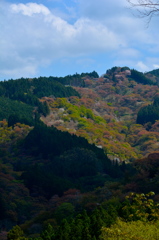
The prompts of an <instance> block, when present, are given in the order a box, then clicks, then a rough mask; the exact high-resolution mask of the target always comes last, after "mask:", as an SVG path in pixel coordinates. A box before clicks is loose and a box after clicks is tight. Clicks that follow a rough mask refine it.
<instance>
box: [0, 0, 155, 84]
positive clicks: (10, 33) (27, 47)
mask: <svg viewBox="0 0 159 240" xmlns="http://www.w3.org/2000/svg"><path fill="white" fill-rule="evenodd" d="M134 13H135V12H134ZM114 66H121V67H123V66H128V67H130V68H135V69H137V70H139V71H142V72H146V71H150V70H153V69H156V68H159V31H158V18H157V17H156V18H153V19H152V21H151V23H150V25H149V27H148V28H147V27H146V22H145V20H144V19H140V18H137V16H135V15H134V14H133V12H132V11H131V10H130V9H129V5H128V3H127V1H126V0H98V1H97V0H37V1H32V0H30V1H27V0H10V1H6V0H0V80H4V79H6V80H8V79H10V78H13V79H16V78H21V77H39V76H66V75H70V74H74V73H76V72H77V73H82V72H92V71H94V70H95V71H97V72H98V74H99V75H102V74H104V73H105V72H106V70H107V69H109V68H111V67H114Z"/></svg>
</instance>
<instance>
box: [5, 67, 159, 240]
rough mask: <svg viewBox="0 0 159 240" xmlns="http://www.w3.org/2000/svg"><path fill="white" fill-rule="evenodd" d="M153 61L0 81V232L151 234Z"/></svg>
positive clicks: (157, 214)
mask: <svg viewBox="0 0 159 240" xmlns="http://www.w3.org/2000/svg"><path fill="white" fill-rule="evenodd" d="M158 112H159V88H158V70H153V71H151V72H149V73H141V72H138V71H136V70H134V69H130V68H129V67H113V68H112V69H108V70H107V71H106V73H105V74H104V75H103V76H101V77H99V75H98V73H96V72H95V71H93V72H92V73H82V74H77V73H76V74H74V75H69V76H66V77H63V78H62V77H60V78H58V77H52V76H50V77H48V78H47V77H39V78H33V79H29V78H21V79H15V80H13V79H11V80H8V81H4V82H0V239H2V240H57V239H58V240H77V239H79V240H80V239H81V240H102V239H103V240H106V239H113V240H115V239H123V240H125V239H127V240H129V239H134V240H135V239H143V240H146V239H158V235H159V230H158V227H159V114H158Z"/></svg>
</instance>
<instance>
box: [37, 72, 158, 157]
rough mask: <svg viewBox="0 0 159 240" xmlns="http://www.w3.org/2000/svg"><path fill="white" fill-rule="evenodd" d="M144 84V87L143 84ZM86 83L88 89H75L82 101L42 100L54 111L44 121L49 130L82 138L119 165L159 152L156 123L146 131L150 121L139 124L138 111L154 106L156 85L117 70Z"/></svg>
mask: <svg viewBox="0 0 159 240" xmlns="http://www.w3.org/2000/svg"><path fill="white" fill-rule="evenodd" d="M131 72H133V75H131ZM133 78H135V79H133ZM144 80H145V83H144V84H142V83H140V82H142V81H144ZM138 82H139V83H138ZM84 83H85V84H84V85H85V87H75V89H76V90H77V91H78V92H79V93H80V95H81V98H79V97H70V98H67V99H59V98H57V99H54V100H53V99H51V98H48V99H47V98H44V99H43V100H44V101H47V103H48V104H49V107H50V111H51V112H50V114H49V115H48V116H47V117H46V118H45V117H42V120H43V121H44V122H45V123H46V124H47V125H48V126H51V125H54V126H56V127H57V128H58V129H61V130H62V131H69V132H70V133H74V134H76V135H77V136H83V137H85V138H86V139H87V140H88V141H89V142H90V143H94V144H95V145H97V146H99V147H101V148H103V149H104V151H105V153H107V154H108V156H109V157H110V158H111V159H119V160H120V161H123V160H126V161H130V160H133V159H135V158H137V157H141V156H145V155H146V154H148V153H151V152H152V151H156V150H157V149H158V140H159V136H158V131H156V126H157V122H155V121H153V123H152V124H151V125H152V126H151V129H150V128H149V129H148V128H147V127H146V125H147V124H148V122H149V121H147V122H144V125H143V124H138V122H137V119H139V116H138V112H139V110H140V109H141V108H142V107H144V106H146V105H149V104H152V103H153V100H154V98H155V96H157V94H158V92H159V89H158V86H157V82H152V81H151V80H149V79H148V78H147V77H146V76H144V75H143V74H141V73H138V72H137V71H135V70H132V71H130V70H129V69H127V68H117V67H116V68H112V69H110V70H108V71H107V73H106V74H105V75H104V76H103V77H100V78H90V77H89V76H88V77H87V78H84ZM150 112H152V110H150ZM149 115H150V114H149ZM155 117H156V116H154V118H155ZM144 119H145V121H146V118H145V117H144ZM157 119H159V117H157V118H156V119H155V120H157ZM149 125H150V124H149ZM147 130H149V131H147Z"/></svg>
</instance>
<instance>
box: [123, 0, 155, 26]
mask: <svg viewBox="0 0 159 240" xmlns="http://www.w3.org/2000/svg"><path fill="white" fill-rule="evenodd" d="M127 2H128V3H129V4H130V7H131V8H136V9H137V12H138V13H139V14H138V17H141V18H147V23H148V24H149V22H150V21H151V19H152V17H154V16H155V15H159V1H155V0H136V1H135V0H127Z"/></svg>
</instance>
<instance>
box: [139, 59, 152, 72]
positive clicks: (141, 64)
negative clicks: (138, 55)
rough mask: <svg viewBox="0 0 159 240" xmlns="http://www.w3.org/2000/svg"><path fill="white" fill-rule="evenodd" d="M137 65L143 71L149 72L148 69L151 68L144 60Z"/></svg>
mask: <svg viewBox="0 0 159 240" xmlns="http://www.w3.org/2000/svg"><path fill="white" fill-rule="evenodd" d="M136 66H137V69H138V70H139V71H141V72H147V71H149V70H150V69H149V67H148V66H147V65H146V64H145V63H143V62H142V61H139V62H138V63H137V64H136Z"/></svg>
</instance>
